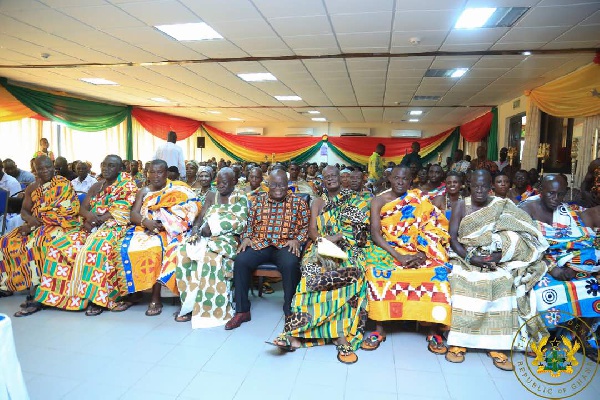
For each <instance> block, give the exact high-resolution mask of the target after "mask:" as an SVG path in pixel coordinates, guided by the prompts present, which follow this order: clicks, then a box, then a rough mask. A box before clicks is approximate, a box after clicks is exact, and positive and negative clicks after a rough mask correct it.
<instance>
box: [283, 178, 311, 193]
mask: <svg viewBox="0 0 600 400" xmlns="http://www.w3.org/2000/svg"><path fill="white" fill-rule="evenodd" d="M288 188H289V189H290V190H291V191H292V193H305V194H309V195H311V196H313V197H314V195H315V191H314V190H313V188H312V186H310V185H309V184H308V182H306V181H305V180H304V179H298V180H297V181H289V182H288Z"/></svg>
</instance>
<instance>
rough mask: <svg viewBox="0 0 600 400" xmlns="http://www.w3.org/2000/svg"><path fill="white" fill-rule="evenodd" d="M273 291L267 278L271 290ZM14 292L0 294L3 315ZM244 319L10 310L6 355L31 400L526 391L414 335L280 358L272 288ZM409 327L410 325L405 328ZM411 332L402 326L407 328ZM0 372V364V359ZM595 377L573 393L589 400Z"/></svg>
mask: <svg viewBox="0 0 600 400" xmlns="http://www.w3.org/2000/svg"><path fill="white" fill-rule="evenodd" d="M276 288H277V286H276ZM23 299H24V296H21V295H16V296H13V297H10V298H6V299H1V300H0V312H2V313H5V314H8V315H9V316H12V314H13V313H14V311H15V310H17V309H18V304H19V303H21V302H22V301H23ZM252 302H253V304H252V321H251V322H249V323H245V324H243V325H242V326H241V327H240V328H238V329H236V330H234V331H225V330H224V329H223V328H222V327H220V328H215V329H208V330H195V331H193V330H192V329H191V327H190V324H186V323H176V322H174V321H173V317H172V314H173V312H175V311H176V309H177V307H175V306H172V305H169V304H170V301H169V300H167V301H165V304H166V305H165V308H164V310H163V313H162V315H160V316H158V317H146V316H145V315H144V311H145V309H146V307H145V305H139V306H135V307H132V308H131V309H129V310H128V311H126V312H123V313H111V312H104V313H103V314H101V315H99V316H97V317H86V316H85V315H84V314H83V313H76V312H64V311H57V310H44V311H41V312H39V313H37V314H35V315H32V316H29V317H27V318H12V323H13V330H14V336H15V341H16V347H17V353H18V355H19V359H20V361H21V367H22V369H23V374H24V376H25V379H26V382H27V386H28V389H29V393H30V396H31V398H32V399H33V400H38V399H39V400H52V399H74V400H87V399H102V400H109V399H143V400H152V399H218V400H225V399H260V400H265V399H268V400H277V399H303V400H304V399H319V398H323V399H328V400H334V399H347V400H350V399H352V400H354V399H377V400H387V399H394V400H396V399H398V400H400V399H402V400H404V399H457V400H468V399H485V400H495V399H504V400H525V399H533V398H536V397H535V396H534V395H532V394H531V393H529V392H528V391H526V390H525V389H524V388H523V387H522V386H521V385H520V384H519V383H518V381H517V380H516V378H515V376H514V375H513V373H512V372H504V371H500V370H498V369H497V368H495V367H494V366H493V365H492V363H491V361H490V360H489V359H488V358H487V356H486V355H485V353H478V352H474V353H468V354H467V357H466V360H465V362H464V363H462V364H451V363H449V362H447V361H445V360H444V358H443V356H436V355H434V354H432V353H429V352H428V351H427V349H426V345H425V339H424V336H423V335H422V334H419V333H415V332H414V329H413V331H410V330H402V329H401V326H400V324H396V325H395V327H394V326H392V327H391V328H395V329H396V330H395V331H393V332H392V333H390V334H389V335H388V340H387V341H386V342H385V343H383V344H382V346H381V347H380V348H379V349H378V350H376V351H373V352H365V351H359V352H358V356H359V358H360V359H359V361H358V363H356V364H354V365H350V366H347V365H343V364H341V363H339V362H338V361H337V360H336V352H335V349H334V347H333V346H322V347H317V348H310V349H300V350H298V351H296V352H294V353H288V354H280V353H279V351H278V350H277V349H276V348H274V347H272V346H269V345H267V344H265V343H264V341H265V340H268V339H272V338H273V337H275V336H276V335H277V334H278V333H279V332H280V331H281V329H282V324H283V318H282V314H281V305H282V297H281V292H280V291H278V292H276V293H275V294H273V295H269V296H265V297H264V298H253V299H252ZM409 328H410V327H409ZM413 328H414V327H413ZM0 368H1V360H0ZM599 393H600V373H599V374H597V375H596V377H595V379H594V380H593V381H592V384H591V385H590V386H589V387H588V388H587V389H586V390H584V391H583V392H582V393H580V394H578V395H577V396H575V397H573V398H574V399H598V398H599Z"/></svg>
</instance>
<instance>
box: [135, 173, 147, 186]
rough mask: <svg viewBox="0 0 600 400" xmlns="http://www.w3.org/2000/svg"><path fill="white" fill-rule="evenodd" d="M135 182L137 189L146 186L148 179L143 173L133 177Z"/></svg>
mask: <svg viewBox="0 0 600 400" xmlns="http://www.w3.org/2000/svg"><path fill="white" fill-rule="evenodd" d="M133 180H134V181H135V184H136V185H137V187H142V186H146V177H145V176H144V174H142V173H141V172H138V173H137V174H135V175H133Z"/></svg>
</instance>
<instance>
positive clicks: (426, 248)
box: [367, 190, 450, 325]
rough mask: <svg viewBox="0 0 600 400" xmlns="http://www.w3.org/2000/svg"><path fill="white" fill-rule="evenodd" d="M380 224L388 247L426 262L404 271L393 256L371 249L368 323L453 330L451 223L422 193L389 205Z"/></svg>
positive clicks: (408, 196) (368, 278)
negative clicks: (408, 322) (449, 267)
mask: <svg viewBox="0 0 600 400" xmlns="http://www.w3.org/2000/svg"><path fill="white" fill-rule="evenodd" d="M380 218H381V230H382V236H383V238H384V239H385V240H386V241H387V242H388V244H390V245H391V246H392V247H393V248H394V249H395V250H396V251H397V252H398V253H399V254H401V255H411V254H416V253H417V252H419V251H422V252H423V253H425V255H426V256H427V261H426V262H425V265H423V266H421V267H420V268H416V269H410V268H402V267H401V266H400V265H398V263H397V261H396V260H395V259H394V257H393V256H392V255H391V254H390V253H388V252H387V251H385V250H384V249H382V248H381V247H379V246H373V250H372V251H371V252H370V253H369V254H367V266H368V267H367V282H368V289H367V290H368V296H369V303H368V311H369V318H370V319H372V320H375V321H389V320H416V321H423V322H433V323H440V324H444V325H449V324H450V286H449V284H448V272H447V269H446V267H445V264H446V262H447V261H448V253H447V250H446V247H447V245H448V241H449V239H450V237H449V235H448V220H447V219H446V217H445V216H444V215H443V213H442V212H441V211H439V210H438V209H437V208H436V207H435V206H434V205H433V204H432V203H431V202H430V201H429V200H428V199H427V198H425V197H423V196H421V191H420V190H409V191H407V192H406V193H405V194H404V195H403V196H401V197H399V198H397V199H395V200H393V201H391V202H389V203H387V204H385V205H384V206H383V207H382V208H381V212H380Z"/></svg>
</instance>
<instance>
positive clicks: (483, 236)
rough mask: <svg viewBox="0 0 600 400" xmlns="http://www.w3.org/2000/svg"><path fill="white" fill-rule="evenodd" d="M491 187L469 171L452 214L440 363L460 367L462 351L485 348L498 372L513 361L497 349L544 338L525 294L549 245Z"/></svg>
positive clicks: (542, 268)
mask: <svg viewBox="0 0 600 400" xmlns="http://www.w3.org/2000/svg"><path fill="white" fill-rule="evenodd" d="M491 187H492V176H491V174H490V172H489V171H487V170H476V171H474V172H473V174H472V175H471V196H470V197H467V198H465V199H464V200H459V201H458V203H457V204H456V206H455V207H454V208H453V209H452V216H451V217H450V245H451V246H452V250H454V252H455V254H454V255H453V256H452V257H451V259H450V262H451V263H452V273H451V274H450V277H449V279H450V288H451V291H452V324H451V327H450V332H449V334H448V344H449V345H450V347H449V348H448V352H447V353H446V360H448V361H450V362H454V363H460V362H463V361H464V359H465V353H466V351H467V349H466V348H474V349H486V350H487V354H488V356H489V357H491V358H492V360H493V363H494V365H495V366H496V367H497V368H499V369H501V370H504V371H511V370H513V364H512V363H511V362H510V361H509V359H508V357H507V356H506V354H504V353H503V352H501V350H511V349H513V347H514V348H515V349H520V350H525V348H526V346H527V342H528V339H529V338H531V339H532V340H535V341H539V340H540V339H541V338H542V337H543V336H547V335H548V331H547V329H546V327H545V326H544V323H543V322H542V320H541V318H540V317H539V315H538V314H537V310H536V306H535V301H533V298H531V297H530V296H531V295H533V287H534V285H535V284H536V283H537V282H538V281H539V280H540V279H541V278H542V277H543V276H544V274H545V273H546V271H547V269H548V268H547V265H546V262H545V261H544V260H543V258H542V257H543V254H544V251H545V250H546V248H547V247H548V242H547V241H546V239H544V236H543V235H542V234H541V232H540V231H538V230H537V228H536V226H535V224H534V222H533V221H532V220H531V218H530V217H529V215H527V213H526V212H524V211H523V210H521V209H519V208H518V207H517V206H516V205H515V204H514V203H513V202H512V201H511V200H509V199H502V198H499V197H495V196H490V194H489V193H490V189H491ZM525 322H526V324H525ZM523 324H525V327H524V328H523V329H520V327H521V326H522V325H523ZM513 343H514V345H513Z"/></svg>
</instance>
